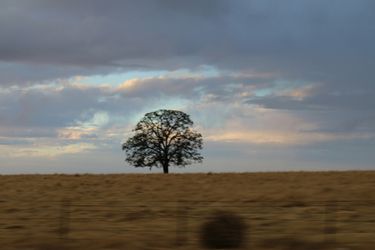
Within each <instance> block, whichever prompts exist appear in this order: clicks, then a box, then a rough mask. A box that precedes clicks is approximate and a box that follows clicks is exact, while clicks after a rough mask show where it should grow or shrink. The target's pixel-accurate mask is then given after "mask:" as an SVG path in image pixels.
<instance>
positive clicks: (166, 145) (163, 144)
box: [122, 109, 203, 174]
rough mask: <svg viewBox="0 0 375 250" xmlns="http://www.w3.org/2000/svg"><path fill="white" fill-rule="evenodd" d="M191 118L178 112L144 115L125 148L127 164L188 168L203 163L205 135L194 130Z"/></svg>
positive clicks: (160, 111) (166, 111)
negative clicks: (202, 150)
mask: <svg viewBox="0 0 375 250" xmlns="http://www.w3.org/2000/svg"><path fill="white" fill-rule="evenodd" d="M192 125H193V121H192V120H190V117H189V115H188V114H186V113H184V112H181V111H177V110H166V109H160V110H157V111H154V112H150V113H147V114H145V116H144V117H143V118H142V119H141V120H140V121H139V122H138V123H137V125H136V127H135V129H134V130H133V131H134V132H135V135H134V136H133V137H131V138H129V139H128V140H127V141H126V142H125V143H124V144H122V150H124V151H125V153H126V156H127V157H126V161H127V162H129V163H130V164H131V165H133V166H135V167H149V168H150V169H151V168H152V167H153V166H155V167H162V168H163V172H164V173H165V174H167V173H168V172H169V166H170V165H175V166H186V165H189V164H192V163H193V162H202V160H203V157H202V156H201V155H200V153H199V151H198V150H200V149H202V143H203V140H202V135H201V134H200V133H198V132H196V131H194V130H193V129H192V128H191V127H192Z"/></svg>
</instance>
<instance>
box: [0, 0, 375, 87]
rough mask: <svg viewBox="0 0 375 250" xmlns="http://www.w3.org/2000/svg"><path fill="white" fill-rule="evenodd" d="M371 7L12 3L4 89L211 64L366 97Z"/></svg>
mask: <svg viewBox="0 0 375 250" xmlns="http://www.w3.org/2000/svg"><path fill="white" fill-rule="evenodd" d="M372 7H374V3H373V1H371V0H368V1H366V0H361V1H356V2H355V3H353V2H352V1H330V2H329V3H328V2H327V1H323V0H322V1H320V0H319V1H314V3H309V2H301V1H287V2H283V3H278V2H276V1H275V2H272V4H271V3H264V1H261V0H252V1H230V2H228V1H220V0H219V1H211V0H209V1H205V3H202V2H201V1H189V2H188V3H182V2H179V3H174V2H173V1H168V0H158V1H153V2H152V3H150V2H149V1H136V2H127V1H125V2H124V1H112V2H111V3H110V4H109V3H105V4H104V3H102V2H101V1H91V2H90V4H89V5H88V4H87V3H86V2H85V1H75V2H74V4H73V3H70V2H64V3H48V2H46V1H42V0H31V1H28V2H27V3H26V2H24V1H5V2H4V3H3V4H2V9H1V15H0V16H1V20H0V30H1V33H2V37H3V39H2V40H1V41H0V61H1V62H2V63H0V73H1V75H2V76H3V77H2V79H1V83H0V84H3V85H5V84H13V83H18V84H22V83H25V82H28V81H42V80H52V79H60V78H69V77H70V76H75V75H91V74H108V73H111V72H112V73H113V72H117V71H124V70H125V71H127V70H136V69H138V70H152V69H165V70H176V69H180V68H190V69H194V68H196V67H199V66H200V65H212V66H215V67H217V68H219V69H220V70H239V69H241V70H256V71H260V72H264V71H267V72H269V71H277V72H279V74H280V75H281V76H282V77H283V78H287V79H304V80H309V81H320V82H324V83H325V84H329V85H330V86H331V88H332V89H335V88H336V87H340V86H341V87H342V88H351V86H352V85H353V84H354V83H355V84H356V85H357V88H359V89H365V88H369V87H371V85H372V82H373V80H374V78H373V75H372V73H371V72H372V68H373V66H374V62H375V61H374V58H375V57H374V53H375V51H374V45H373V44H375V41H374V40H375V35H374V34H375V33H374V32H373V29H374V28H373V26H372V25H371V23H373V22H374V21H375V20H374V15H373V14H372V12H371V9H372ZM39 34H48V35H39Z"/></svg>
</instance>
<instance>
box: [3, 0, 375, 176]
mask: <svg viewBox="0 0 375 250" xmlns="http://www.w3.org/2000/svg"><path fill="white" fill-rule="evenodd" d="M374 9H375V1H373V0H356V1H352V0H330V1H327V0H314V1H308V0H303V1H301V0H285V1H278V0H231V1H227V0H205V1H200V0H191V1H179V0H177V1H176V0H153V1H148V0H137V1H123V0H112V1H101V0H87V1H82V0H75V1H70V0H68V1H47V0H2V1H1V8H0V37H1V39H0V174H24V173H158V172H161V170H160V169H154V168H153V169H152V170H151V171H150V170H149V169H148V168H137V169H136V168H134V167H132V166H129V165H128V164H127V163H126V162H125V161H124V159H125V155H124V152H122V150H121V144H122V143H123V142H124V141H126V139H127V138H129V137H130V136H131V135H132V129H133V128H134V126H135V124H136V123H137V122H138V121H139V120H140V119H141V118H142V117H143V115H144V114H145V113H147V112H151V111H154V110H158V109H177V110H181V111H184V112H186V113H188V114H189V115H190V117H191V119H192V120H193V121H194V128H195V129H196V130H197V131H199V132H200V133H202V135H203V139H204V149H203V151H202V155H203V156H204V158H205V159H204V161H203V163H202V164H195V165H192V166H187V167H185V168H177V167H176V168H172V169H171V172H178V173H180V172H252V171H310V170H363V169H375V98H374V96H375V73H374V69H375V26H374V23H375V15H374V13H373V11H374Z"/></svg>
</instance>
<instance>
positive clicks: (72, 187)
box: [0, 172, 375, 250]
mask: <svg viewBox="0 0 375 250" xmlns="http://www.w3.org/2000/svg"><path fill="white" fill-rule="evenodd" d="M0 187H1V188H0V246H1V249H4V250H7V249H9V250H12V249H21V250H22V249H40V250H42V249H44V250H47V249H56V250H59V249H93V250H95V249H134V250H137V249H204V248H203V246H202V244H201V236H202V227H203V225H204V223H205V222H206V221H207V220H210V219H211V218H212V216H213V215H214V214H215V213H216V212H217V211H222V212H227V213H231V214H235V215H237V216H239V217H240V218H242V219H243V222H244V223H245V224H246V227H247V230H246V241H245V245H243V247H242V248H241V249H304V250H308V249H373V246H375V238H374V235H375V209H374V208H375V192H374V191H375V172H325V173H323V172H311V173H308V172H296V173H254V174H252V173H246V174H170V175H162V174H160V175H159V174H145V175H138V174H137V175H136V174H131V175H23V176H0Z"/></svg>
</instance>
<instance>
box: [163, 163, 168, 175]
mask: <svg viewBox="0 0 375 250" xmlns="http://www.w3.org/2000/svg"><path fill="white" fill-rule="evenodd" d="M168 167H169V166H168V164H164V165H163V172H164V174H168V170H169V169H168Z"/></svg>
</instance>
